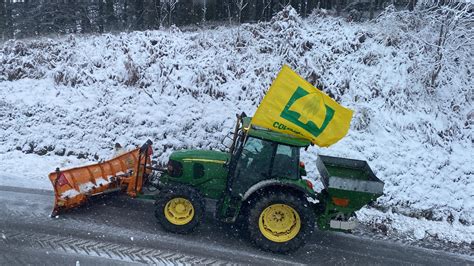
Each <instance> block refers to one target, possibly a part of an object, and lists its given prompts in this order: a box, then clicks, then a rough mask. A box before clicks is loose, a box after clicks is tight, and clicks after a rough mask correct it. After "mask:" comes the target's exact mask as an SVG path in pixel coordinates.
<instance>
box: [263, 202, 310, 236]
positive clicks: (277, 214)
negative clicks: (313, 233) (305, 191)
mask: <svg viewBox="0 0 474 266" xmlns="http://www.w3.org/2000/svg"><path fill="white" fill-rule="evenodd" d="M258 227H259V229H260V232H261V233H262V234H263V236H265V237H266V238H267V239H269V240H271V241H273V242H280V243H281V242H287V241H290V240H291V239H293V238H294V237H295V236H297V235H298V233H299V232H300V229H301V220H300V216H299V214H298V212H297V211H295V209H293V208H292V207H290V206H288V205H286V204H273V205H270V206H268V207H267V208H265V209H264V210H263V212H262V213H261V214H260V218H259V220H258Z"/></svg>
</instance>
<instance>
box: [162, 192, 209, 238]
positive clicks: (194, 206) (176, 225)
mask: <svg viewBox="0 0 474 266" xmlns="http://www.w3.org/2000/svg"><path fill="white" fill-rule="evenodd" d="M155 204H156V209H155V217H156V218H157V219H158V222H159V223H160V225H161V226H162V227H163V228H164V229H165V230H167V231H170V232H173V233H178V234H189V233H191V232H192V231H193V230H194V229H195V228H196V227H197V226H198V225H199V224H200V223H201V221H202V219H203V215H204V199H203V198H202V196H201V195H200V194H199V192H198V191H196V190H195V189H193V188H190V187H186V186H179V187H172V188H167V189H164V190H162V191H161V192H160V194H159V198H158V199H157V200H156V203H155Z"/></svg>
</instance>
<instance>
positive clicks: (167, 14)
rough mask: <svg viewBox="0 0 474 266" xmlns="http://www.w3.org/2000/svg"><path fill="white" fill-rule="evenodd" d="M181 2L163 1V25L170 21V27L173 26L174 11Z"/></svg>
mask: <svg viewBox="0 0 474 266" xmlns="http://www.w3.org/2000/svg"><path fill="white" fill-rule="evenodd" d="M178 1H179V0H163V1H162V3H163V4H162V9H161V18H162V19H161V24H162V23H163V21H165V20H167V21H168V26H171V25H172V24H173V16H174V11H175V9H176V4H177V3H178Z"/></svg>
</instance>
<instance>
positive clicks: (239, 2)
mask: <svg viewBox="0 0 474 266" xmlns="http://www.w3.org/2000/svg"><path fill="white" fill-rule="evenodd" d="M234 3H235V6H236V7H237V21H238V22H239V24H241V23H242V11H243V10H244V9H245V8H246V7H247V5H248V0H235V2H234Z"/></svg>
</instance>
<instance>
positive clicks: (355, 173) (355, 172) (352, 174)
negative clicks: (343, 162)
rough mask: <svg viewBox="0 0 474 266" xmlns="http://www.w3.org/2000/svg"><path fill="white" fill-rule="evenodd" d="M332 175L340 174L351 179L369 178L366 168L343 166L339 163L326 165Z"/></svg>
mask: <svg viewBox="0 0 474 266" xmlns="http://www.w3.org/2000/svg"><path fill="white" fill-rule="evenodd" d="M326 169H327V170H328V172H329V175H331V176H339V177H344V178H350V179H359V180H369V173H368V172H367V171H365V170H364V169H356V168H350V167H343V166H339V165H326Z"/></svg>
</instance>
